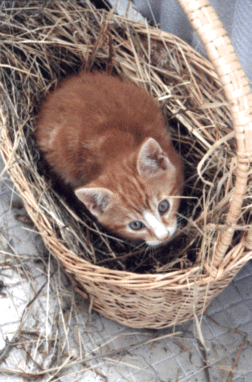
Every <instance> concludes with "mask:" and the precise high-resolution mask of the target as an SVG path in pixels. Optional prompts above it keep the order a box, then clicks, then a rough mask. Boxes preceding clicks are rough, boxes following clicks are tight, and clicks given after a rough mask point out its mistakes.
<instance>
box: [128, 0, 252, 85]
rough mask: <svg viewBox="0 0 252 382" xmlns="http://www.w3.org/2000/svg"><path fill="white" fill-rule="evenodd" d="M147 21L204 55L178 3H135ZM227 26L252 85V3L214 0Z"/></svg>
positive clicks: (158, 0) (171, 0)
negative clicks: (158, 25)
mask: <svg viewBox="0 0 252 382" xmlns="http://www.w3.org/2000/svg"><path fill="white" fill-rule="evenodd" d="M133 2H134V5H135V7H136V8H138V9H139V11H140V12H141V14H142V15H143V16H144V17H147V18H148V19H150V20H151V21H154V22H155V23H158V24H160V27H161V29H163V30H165V31H167V32H169V33H172V34H175V35H176V36H178V37H180V38H182V39H183V40H185V41H186V42H188V43H189V44H190V45H192V46H193V48H195V49H196V50H198V51H199V52H200V53H203V54H204V48H203V46H202V44H201V42H200V41H199V38H198V36H197V34H196V33H195V32H194V31H193V29H192V28H191V26H190V24H189V22H188V21H187V18H186V16H185V15H184V13H183V11H182V9H181V7H180V5H179V4H178V3H177V1H176V0H134V1H133ZM210 2H211V4H212V5H213V7H214V8H215V10H216V12H217V14H218V16H219V17H220V19H221V21H222V22H223V24H224V26H225V28H226V30H227V32H228V33H229V36H230V37H231V39H232V42H233V45H234V48H235V50H236V52H237V54H238V56H239V58H240V61H241V64H242V66H243V69H244V71H245V73H246V74H247V76H248V78H249V79H250V81H252V0H210Z"/></svg>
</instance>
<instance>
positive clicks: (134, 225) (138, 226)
mask: <svg viewBox="0 0 252 382" xmlns="http://www.w3.org/2000/svg"><path fill="white" fill-rule="evenodd" d="M129 226H130V228H131V229H133V231H139V230H140V229H142V228H143V227H144V224H143V223H142V222H141V221H140V220H135V221H134V222H131V223H130V224H129Z"/></svg>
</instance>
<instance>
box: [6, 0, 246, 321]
mask: <svg viewBox="0 0 252 382" xmlns="http://www.w3.org/2000/svg"><path fill="white" fill-rule="evenodd" d="M0 33H1V63H0V67H1V72H0V76H1V109H2V110H1V117H2V121H3V125H2V129H1V150H2V153H3V157H4V160H5V161H6V168H8V170H9V172H10V175H11V177H12V179H13V181H14V183H15V185H16V187H17V188H18V190H19V192H20V194H21V195H22V197H23V199H24V202H25V205H26V208H27V210H28V212H29V215H30V216H31V218H32V220H33V221H34V222H35V224H36V226H37V227H38V229H39V231H40V233H41V235H42V237H43V238H44V241H45V243H46V244H47V246H49V247H50V249H51V250H52V252H53V253H54V254H55V255H56V256H57V257H58V258H59V260H60V261H61V263H62V265H63V267H64V268H65V269H66V270H67V272H68V274H69V277H70V278H71V281H72V282H73V284H74V286H75V288H76V289H77V290H78V291H79V292H80V293H82V295H83V296H85V297H87V296H89V297H90V292H87V291H88V288H89V287H87V286H83V285H82V284H81V281H80V279H78V276H76V273H78V274H81V273H82V275H81V276H80V278H81V277H83V279H86V280H88V283H89V282H91V281H90V280H91V279H92V277H93V275H94V272H96V271H97V272H98V274H99V276H101V277H103V278H105V284H106V282H107V281H106V280H107V279H106V278H111V280H112V279H113V277H114V279H113V282H112V284H113V287H111V288H112V289H113V292H114V291H115V293H117V292H118V289H120V286H118V285H119V284H120V283H118V280H121V278H123V279H124V280H126V279H127V278H128V279H130V280H131V279H134V280H138V279H137V277H138V274H144V275H147V276H146V277H148V276H149V275H150V274H153V275H157V278H155V280H154V279H147V278H144V279H141V278H140V279H139V280H140V281H139V282H140V285H141V286H142V288H143V289H144V288H145V287H146V285H150V283H151V282H154V284H155V282H156V281H157V280H160V277H161V274H163V278H161V279H162V280H166V283H167V282H168V281H167V280H168V279H167V277H168V278H170V275H171V277H173V275H175V276H176V277H177V276H178V277H179V278H180V277H182V276H181V275H183V277H186V278H187V277H189V276H190V277H192V278H193V279H194V280H195V279H196V278H198V277H201V276H202V275H203V274H204V273H205V272H206V265H205V264H208V263H210V261H211V256H212V254H213V251H214V249H215V246H216V242H217V238H218V235H219V233H220V232H222V230H223V229H225V228H226V227H225V217H226V214H227V212H228V208H229V203H230V200H231V198H232V195H233V188H234V182H235V174H236V168H237V162H236V156H235V149H236V144H235V140H234V132H233V129H232V121H231V115H230V111H229V108H228V105H227V101H226V99H225V96H224V94H223V91H222V88H221V85H220V82H219V80H218V77H217V75H216V73H215V71H214V70H213V67H212V65H211V64H210V63H209V62H208V61H207V60H206V59H205V58H204V57H202V56H201V55H200V54H198V53H197V52H195V51H194V50H192V48H191V47H189V46H188V45H187V44H186V43H184V42H183V41H182V40H180V39H179V38H177V37H175V36H173V35H170V34H168V33H164V32H161V31H160V30H158V29H155V28H151V27H149V26H148V25H147V24H146V25H145V24H143V23H137V22H133V21H129V20H127V19H126V18H123V17H119V16H116V15H115V14H113V12H112V11H111V12H110V13H107V12H105V11H103V10H99V11H98V10H96V9H94V7H93V6H92V5H91V4H90V3H89V2H88V1H87V2H85V3H84V4H83V3H77V2H75V1H65V2H61V1H47V2H46V3H45V2H42V1H41V2H38V1H27V2H23V3H22V6H21V7H20V5H19V2H18V1H17V2H12V4H11V7H10V8H6V9H5V8H3V9H2V10H1V23H0ZM93 69H98V70H106V71H107V72H109V73H112V74H116V75H119V76H120V77H121V78H123V79H128V80H130V81H132V82H134V83H136V84H137V85H138V86H142V87H144V88H145V89H147V91H149V92H150V93H151V94H152V95H153V96H154V97H155V98H156V99H158V101H159V102H160V104H162V105H163V108H164V112H165V114H166V116H167V120H168V122H169V123H170V125H171V128H172V133H173V139H174V143H175V146H176V147H177V149H178V150H179V151H180V152H181V154H182V156H183V159H184V163H185V169H186V182H185V191H184V196H183V199H182V203H181V208H180V211H179V216H180V222H181V225H180V229H179V231H178V233H177V235H176V237H175V238H174V240H173V241H172V242H171V243H170V244H168V245H167V246H166V247H163V248H161V249H157V250H155V251H154V250H150V249H146V248H145V247H144V248H143V247H140V248H134V247H133V246H130V245H129V244H127V243H125V242H123V241H122V240H120V239H116V238H113V237H111V236H110V235H108V234H107V233H106V232H104V231H103V230H102V229H101V228H100V227H98V225H97V224H96V223H95V222H94V221H93V220H92V219H90V217H88V216H87V215H86V214H85V213H84V212H79V211H77V210H76V209H75V208H70V206H69V205H68V204H67V201H66V200H65V199H64V197H61V196H60V195H59V194H58V193H57V192H56V191H55V190H54V189H52V187H51V184H50V180H49V179H48V178H47V176H46V173H45V171H44V169H43V166H42V164H41V159H40V155H39V152H38V150H37V148H36V143H35V140H34V137H33V135H32V133H33V131H34V128H35V124H34V121H35V120H34V117H35V115H36V113H37V111H38V107H39V104H40V103H41V100H42V99H43V98H44V97H45V96H46V95H47V94H48V92H49V91H50V90H52V89H54V88H55V87H56V86H57V85H58V83H59V81H60V80H61V79H62V78H63V77H65V76H67V75H69V74H71V73H77V72H78V71H80V70H93ZM251 193H252V183H251V181H250V183H249V184H248V186H247V192H246V196H245V199H244V205H243V208H242V212H241V215H240V219H239V222H238V224H237V227H236V231H235V235H234V238H233V242H232V245H231V247H230V248H229V253H231V252H232V251H233V254H234V253H236V254H237V253H240V252H239V250H240V249H239V248H238V247H239V243H240V242H241V241H242V238H243V236H244V234H245V233H246V232H247V231H248V229H249V228H251V223H250V222H251V212H250V211H251ZM73 207H74V206H73ZM230 258H231V259H233V258H234V255H231V257H227V258H226V259H224V260H223V268H225V267H226V266H227V264H228V263H229V262H230ZM81 259H84V260H85V261H82V260H81ZM232 261H233V260H232ZM86 262H88V263H89V264H90V267H91V268H90V269H89V271H90V274H89V273H88V272H87V269H86V267H87V264H86ZM244 262H245V260H243V259H242V260H241V261H240V265H239V266H241V265H242V264H243V263H244ZM92 264H93V265H94V266H92ZM202 264H204V268H203V266H202ZM118 270H119V271H121V275H118V273H117V271H118ZM186 270H188V272H189V273H188V275H187V276H185V272H186ZM129 271H130V272H134V276H132V275H133V273H129ZM166 272H168V273H166ZM234 274H235V270H234V266H233V265H232V270H231V273H230V274H229V276H228V277H227V280H226V282H225V285H227V284H228V282H229V281H230V279H231V278H232V277H233V276H234ZM167 275H168V276H167ZM76 277H77V279H78V280H77V279H76ZM153 280H154V281H153ZM169 280H170V279H169ZM135 282H136V281H132V283H133V289H134V288H136V287H134V283H135ZM166 283H164V284H163V285H160V287H161V288H162V287H163V286H164V285H166ZM169 283H170V281H169ZM101 284H102V282H99V281H97V284H96V287H97V293H98V295H99V293H100V291H99V288H100V285H101ZM154 284H153V286H149V288H150V289H152V288H154ZM182 284H185V281H184V278H183V282H182ZM216 285H217V281H216ZM124 287H125V285H124ZM124 287H123V288H124ZM90 288H91V289H92V290H94V289H95V288H93V287H91V286H90ZM111 288H110V291H111ZM179 288H180V287H179ZM189 289H190V288H189ZM94 293H96V291H94ZM119 293H120V292H119ZM202 293H203V292H202ZM214 293H215V292H214ZM90 300H91V303H92V302H93V297H92V296H91V297H90ZM99 304H101V302H99V303H98V305H99ZM118 304H119V305H120V304H122V302H120V301H119V302H118ZM126 304H127V303H126ZM204 304H205V303H202V304H201V306H202V305H204ZM133 305H134V304H133ZM133 305H132V309H134V307H133ZM185 305H187V303H185ZM95 307H96V309H97V306H95ZM119 315H121V313H119ZM147 326H151V325H147Z"/></svg>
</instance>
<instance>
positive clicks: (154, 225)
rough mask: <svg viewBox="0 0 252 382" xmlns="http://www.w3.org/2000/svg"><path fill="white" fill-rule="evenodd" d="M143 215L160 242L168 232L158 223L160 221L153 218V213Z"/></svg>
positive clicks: (148, 212) (145, 212) (147, 212)
mask: <svg viewBox="0 0 252 382" xmlns="http://www.w3.org/2000/svg"><path fill="white" fill-rule="evenodd" d="M143 215H144V218H145V219H146V221H147V223H148V224H149V226H150V227H151V229H152V230H153V231H154V234H155V236H156V237H157V238H158V239H160V240H162V239H164V238H165V237H166V236H167V235H168V233H169V231H168V230H167V228H166V227H165V225H164V224H162V223H160V221H159V220H158V219H157V218H156V216H154V214H153V213H151V212H150V211H144V212H143Z"/></svg>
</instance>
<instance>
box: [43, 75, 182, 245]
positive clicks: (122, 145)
mask: <svg viewBox="0 0 252 382" xmlns="http://www.w3.org/2000/svg"><path fill="white" fill-rule="evenodd" d="M37 122H38V123H37V130H36V138H37V142H38V146H39V148H40V150H41V152H42V153H43V155H44V158H45V159H46V161H47V163H48V164H49V166H50V167H51V169H52V170H53V171H54V172H55V173H56V174H57V175H58V176H59V177H60V178H61V179H62V181H63V182H65V184H69V185H70V186H71V188H72V189H73V190H74V192H75V195H76V196H77V197H78V198H79V199H80V200H81V201H82V202H83V203H84V204H85V206H86V208H87V209H88V210H89V211H90V212H91V214H92V215H93V216H95V218H96V219H97V220H98V221H99V222H100V223H101V224H102V225H103V226H104V227H106V228H107V229H108V230H109V231H111V232H114V233H115V234H117V235H119V236H122V237H124V238H128V239H130V240H139V239H140V240H144V241H145V242H146V243H147V244H148V245H150V246H156V245H159V244H163V243H165V242H166V241H167V240H168V239H170V237H171V236H172V235H173V234H174V232H175V231H176V227H177V223H176V213H177V210H178V206H179V196H180V195H181V192H182V184H183V168H182V162H181V159H180V157H179V154H178V153H177V152H176V151H175V149H174V148H173V146H172V143H171V138H170V135H169V133H168V131H167V127H166V125H165V120H164V117H163V115H162V112H161V110H160V107H159V106H158V104H157V103H156V102H155V100H154V99H153V98H152V97H151V96H150V95H149V94H148V93H147V92H146V91H145V90H143V89H142V88H139V87H137V86H136V85H134V84H132V83H130V82H123V81H122V80H121V79H119V78H118V77H113V76H111V75H108V74H106V73H99V72H94V73H87V72H86V73H84V72H82V73H81V74H79V75H77V76H72V77H70V78H68V79H66V80H64V81H63V82H62V84H61V85H60V87H59V88H57V89H56V90H55V91H54V92H52V93H51V94H50V95H49V97H48V98H47V100H46V101H45V102H44V103H43V105H42V108H41V111H40V113H39V115H38V119H37Z"/></svg>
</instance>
